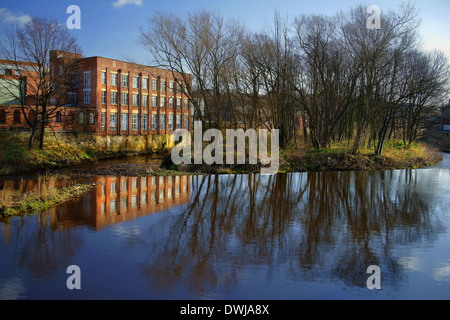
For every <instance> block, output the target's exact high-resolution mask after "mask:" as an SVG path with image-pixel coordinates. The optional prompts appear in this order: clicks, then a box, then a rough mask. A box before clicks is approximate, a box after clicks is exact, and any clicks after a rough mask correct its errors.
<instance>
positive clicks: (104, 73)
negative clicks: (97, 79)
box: [102, 71, 106, 84]
mask: <svg viewBox="0 0 450 320" xmlns="http://www.w3.org/2000/svg"><path fill="white" fill-rule="evenodd" d="M102 84H106V71H102Z"/></svg>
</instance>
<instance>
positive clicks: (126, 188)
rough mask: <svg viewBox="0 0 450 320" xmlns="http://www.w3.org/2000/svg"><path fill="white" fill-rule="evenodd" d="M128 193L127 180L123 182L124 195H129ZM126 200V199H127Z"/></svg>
mask: <svg viewBox="0 0 450 320" xmlns="http://www.w3.org/2000/svg"><path fill="white" fill-rule="evenodd" d="M127 192H128V181H127V180H122V193H127ZM125 200H126V198H125Z"/></svg>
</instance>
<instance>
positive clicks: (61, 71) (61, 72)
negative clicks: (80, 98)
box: [59, 66, 63, 76]
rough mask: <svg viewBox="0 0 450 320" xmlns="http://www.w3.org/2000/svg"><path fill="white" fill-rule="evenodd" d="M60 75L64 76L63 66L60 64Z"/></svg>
mask: <svg viewBox="0 0 450 320" xmlns="http://www.w3.org/2000/svg"><path fill="white" fill-rule="evenodd" d="M59 75H60V76H62V75H63V67H62V66H59Z"/></svg>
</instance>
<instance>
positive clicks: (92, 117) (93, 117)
mask: <svg viewBox="0 0 450 320" xmlns="http://www.w3.org/2000/svg"><path fill="white" fill-rule="evenodd" d="M94 123H95V114H94V113H93V112H90V113H89V124H94Z"/></svg>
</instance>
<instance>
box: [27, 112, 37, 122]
mask: <svg viewBox="0 0 450 320" xmlns="http://www.w3.org/2000/svg"><path fill="white" fill-rule="evenodd" d="M34 120H35V118H34V111H33V110H30V111H29V112H28V121H29V122H30V123H34Z"/></svg>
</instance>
